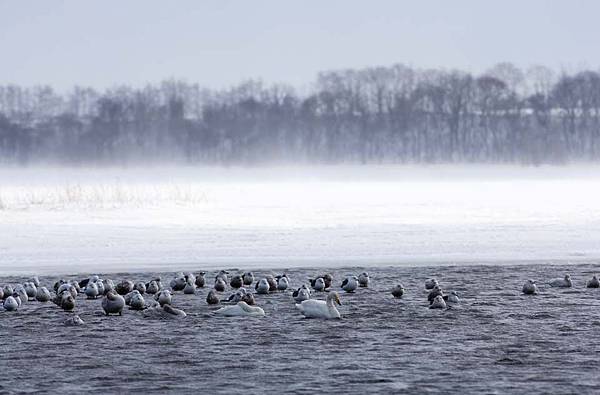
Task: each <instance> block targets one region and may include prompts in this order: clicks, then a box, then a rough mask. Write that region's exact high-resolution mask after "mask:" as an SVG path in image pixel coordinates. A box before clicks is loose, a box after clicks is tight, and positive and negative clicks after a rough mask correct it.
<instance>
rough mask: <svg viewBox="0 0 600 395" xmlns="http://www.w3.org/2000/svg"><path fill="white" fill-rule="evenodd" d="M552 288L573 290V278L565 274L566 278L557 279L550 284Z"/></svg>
mask: <svg viewBox="0 0 600 395" xmlns="http://www.w3.org/2000/svg"><path fill="white" fill-rule="evenodd" d="M549 284H550V286H551V287H558V288H571V287H572V286H573V282H572V281H571V276H570V275H568V274H565V277H564V278H555V279H554V280H552V281H550V282H549Z"/></svg>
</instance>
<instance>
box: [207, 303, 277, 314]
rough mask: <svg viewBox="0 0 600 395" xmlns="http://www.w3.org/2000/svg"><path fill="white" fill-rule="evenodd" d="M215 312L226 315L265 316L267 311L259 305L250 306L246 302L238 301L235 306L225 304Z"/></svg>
mask: <svg viewBox="0 0 600 395" xmlns="http://www.w3.org/2000/svg"><path fill="white" fill-rule="evenodd" d="M215 314H221V315H224V316H226V317H239V316H250V317H264V316H265V311H264V310H263V309H261V308H260V307H257V306H249V305H248V304H247V303H246V302H238V303H237V304H236V305H234V306H225V307H222V308H220V309H219V310H217V311H215Z"/></svg>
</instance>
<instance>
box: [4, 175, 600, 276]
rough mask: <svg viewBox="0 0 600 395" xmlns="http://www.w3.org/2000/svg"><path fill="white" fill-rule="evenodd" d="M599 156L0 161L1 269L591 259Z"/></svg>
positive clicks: (597, 242) (598, 232)
mask: <svg viewBox="0 0 600 395" xmlns="http://www.w3.org/2000/svg"><path fill="white" fill-rule="evenodd" d="M599 197H600V167H598V166H590V165H585V166H584V165H581V166H568V167H541V168H528V167H519V166H483V167H466V166H449V167H447V166H445V167H442V166H430V167H411V166H327V167H278V168H192V167H149V168H129V169H127V168H108V169H106V168H104V169H100V168H95V169H65V168H27V169H16V168H4V169H0V274H1V275H4V274H17V273H29V272H34V271H35V272H38V273H54V272H56V273H73V272H88V271H93V272H104V273H105V272H115V271H128V272H131V271H138V270H158V269H161V270H162V269H164V270H178V269H185V268H190V269H200V268H214V267H221V266H226V267H240V268H246V267H260V268H265V267H290V266H320V265H323V266H327V267H332V266H354V265H364V266H367V265H391V264H393V265H427V264H442V263H443V264H451V263H481V262H499V263H502V262H508V263H516V262H526V261H532V260H533V261H546V260H548V261H581V260H593V259H597V258H600V200H599V199H600V198H599Z"/></svg>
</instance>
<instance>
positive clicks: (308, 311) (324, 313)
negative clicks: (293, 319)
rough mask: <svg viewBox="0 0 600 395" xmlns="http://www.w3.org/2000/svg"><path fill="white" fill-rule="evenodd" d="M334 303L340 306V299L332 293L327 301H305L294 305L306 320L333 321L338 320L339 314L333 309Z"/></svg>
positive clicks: (335, 293)
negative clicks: (321, 319) (322, 319)
mask: <svg viewBox="0 0 600 395" xmlns="http://www.w3.org/2000/svg"><path fill="white" fill-rule="evenodd" d="M335 303H337V304H339V305H341V304H342V303H341V302H340V298H339V295H338V293H337V292H332V293H330V294H329V295H328V296H327V300H326V301H325V300H314V299H311V300H305V301H304V302H302V303H299V304H297V305H296V308H298V310H300V312H301V313H302V314H304V316H305V317H307V318H324V319H334V318H340V317H341V316H340V312H339V311H338V309H336V307H335Z"/></svg>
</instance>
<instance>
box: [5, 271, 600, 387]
mask: <svg viewBox="0 0 600 395" xmlns="http://www.w3.org/2000/svg"><path fill="white" fill-rule="evenodd" d="M597 270H598V266H597V265H583V264H576V265H562V266H558V265H555V266H549V267H546V266H544V265H520V266H507V265H490V266H477V265H475V266H444V267H423V266H419V267H391V268H382V267H380V268H372V269H370V274H371V277H372V287H370V288H368V289H358V290H357V292H356V293H354V294H345V293H342V294H340V297H341V301H342V306H340V312H341V314H342V319H341V320H333V321H324V320H309V319H305V318H303V317H302V316H301V315H300V313H299V312H298V311H297V310H296V308H295V307H294V303H293V301H292V298H291V296H290V295H289V294H287V293H274V294H270V295H256V303H257V305H259V306H261V307H262V308H263V309H264V310H265V312H266V317H264V318H240V317H232V318H226V317H219V316H216V315H215V314H214V310H215V309H216V308H218V307H210V306H208V305H207V304H206V302H205V297H206V293H207V292H208V289H206V288H203V289H200V290H199V291H198V293H197V295H183V294H182V293H181V292H179V293H177V294H176V295H175V297H174V301H173V304H174V305H175V306H176V307H179V308H182V309H184V310H185V311H186V312H187V314H188V316H187V317H186V318H185V319H183V320H160V319H149V318H144V316H143V314H142V313H141V312H137V311H131V310H127V309H126V310H125V311H124V313H123V316H122V317H119V316H111V317H105V316H103V315H102V314H101V307H100V306H101V301H100V299H97V300H86V299H85V298H84V297H83V296H79V297H78V298H77V305H76V308H75V312H74V313H66V312H63V311H62V310H61V309H60V308H58V307H57V306H55V305H54V304H52V303H45V304H43V303H39V302H28V303H26V304H25V305H24V307H23V308H22V309H20V310H19V311H17V312H15V313H7V312H2V311H0V339H3V341H2V342H0V352H1V353H2V355H3V356H4V358H3V360H4V362H5V363H3V364H0V365H1V366H2V374H3V376H2V380H0V393H11V392H24V393H27V392H29V393H37V392H38V391H40V390H42V391H48V392H52V393H70V392H90V391H93V392H97V391H98V390H101V392H102V393H122V392H132V393H133V392H144V393H166V392H169V393H197V392H201V393H202V392H203V393H223V394H230V393H241V394H248V393H268V392H271V391H275V392H285V393H290V394H296V393H298V394H300V393H302V394H306V393H324V394H326V393H347V394H364V393H421V394H423V393H444V394H448V393H455V394H490V393H497V394H506V393H510V394H532V393H552V394H573V393H576V394H583V393H597V390H598V386H599V385H600V377H599V376H598V370H599V369H600V361H599V359H598V353H599V352H600V319H599V318H598V309H599V308H600V289H587V288H585V286H584V284H585V281H586V280H587V279H589V278H590V277H591V276H592V274H594V273H597ZM361 271H362V268H358V267H356V268H344V269H339V268H338V269H334V270H329V269H316V270H315V269H291V270H289V271H286V273H287V274H288V275H289V276H290V279H291V283H292V285H293V286H299V285H300V284H302V283H304V282H305V281H306V278H307V277H309V276H311V277H312V276H315V275H318V274H322V273H323V272H331V273H332V274H333V276H334V285H335V286H339V283H340V281H341V279H342V278H343V276H345V275H347V274H349V273H354V274H358V273H360V272H361ZM269 272H271V271H270V270H267V271H258V272H256V274H257V276H262V275H264V274H266V273H269ZM272 272H273V274H277V273H281V272H282V269H277V270H273V271H272ZM565 272H568V273H570V274H571V276H572V278H573V283H574V284H573V288H572V289H556V288H550V287H548V286H547V285H544V283H545V282H546V281H548V280H550V279H551V278H555V277H562V276H563V275H564V273H565ZM156 275H161V276H162V278H163V283H167V284H168V282H169V279H170V278H172V275H173V274H172V273H135V274H128V273H117V274H110V275H106V276H103V277H104V278H111V279H113V280H114V281H115V282H116V281H119V280H121V279H124V278H126V279H131V280H134V281H141V280H145V281H148V280H150V279H152V278H155V276H156ZM214 275H215V272H211V273H209V274H208V275H207V279H212V278H214ZM431 276H435V277H437V278H438V280H439V281H440V284H441V285H442V286H443V287H444V289H446V290H447V291H449V290H456V291H458V292H459V294H460V296H461V300H462V302H461V305H460V306H459V307H457V308H453V309H450V310H430V309H429V308H428V303H427V298H426V296H427V294H426V293H425V291H424V287H423V284H424V281H425V279H427V278H429V277H431ZM83 277H87V275H86V276H83V275H82V276H75V277H68V278H76V279H82V278H83ZM528 278H533V279H536V280H537V281H538V284H539V287H540V294H539V295H535V296H524V295H522V294H521V287H522V285H523V282H524V281H525V279H528ZM57 279H58V277H57V276H43V277H41V278H40V280H41V282H42V283H43V284H44V285H47V286H49V287H51V286H52V284H53V283H54V282H55V281H56V280H57ZM25 280H27V278H26V277H0V285H4V284H6V283H13V284H15V283H22V282H23V281H25ZM398 282H401V283H402V284H403V285H404V287H405V289H406V294H405V296H404V298H403V299H394V298H393V297H392V296H391V295H390V293H389V292H390V289H391V288H392V286H393V285H395V284H396V283H398ZM228 294H229V292H225V293H223V294H222V295H228ZM314 297H315V298H317V299H323V298H324V297H325V295H324V294H323V293H321V294H319V293H315V294H314ZM73 314H78V315H80V316H81V318H82V319H83V320H84V321H85V325H83V326H79V327H66V326H64V324H63V322H64V320H65V319H66V318H67V317H70V316H72V315H73Z"/></svg>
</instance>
